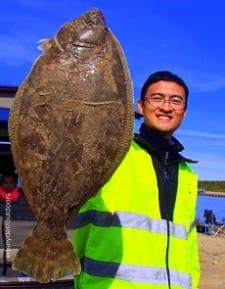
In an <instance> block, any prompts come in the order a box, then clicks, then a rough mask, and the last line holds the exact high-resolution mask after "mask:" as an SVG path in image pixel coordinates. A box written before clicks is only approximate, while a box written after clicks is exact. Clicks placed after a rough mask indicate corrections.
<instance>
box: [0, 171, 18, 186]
mask: <svg viewBox="0 0 225 289" xmlns="http://www.w3.org/2000/svg"><path fill="white" fill-rule="evenodd" d="M8 177H12V178H13V179H14V181H15V184H16V185H17V182H18V175H17V173H16V172H14V171H5V172H2V174H1V178H0V183H2V181H3V180H4V179H5V178H8Z"/></svg>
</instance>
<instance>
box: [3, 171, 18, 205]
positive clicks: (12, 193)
mask: <svg viewBox="0 0 225 289" xmlns="http://www.w3.org/2000/svg"><path fill="white" fill-rule="evenodd" d="M17 181H18V176H17V174H16V173H14V172H7V173H3V174H2V177H1V181H0V200H1V201H3V202H6V201H10V202H17V201H18V200H19V198H20V196H21V189H20V188H19V187H18V186H17Z"/></svg>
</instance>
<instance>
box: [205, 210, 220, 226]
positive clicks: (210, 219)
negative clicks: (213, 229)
mask: <svg viewBox="0 0 225 289" xmlns="http://www.w3.org/2000/svg"><path fill="white" fill-rule="evenodd" d="M204 218H205V223H206V224H211V225H219V223H218V222H217V221H216V216H215V214H214V213H213V210H207V209H205V210H204Z"/></svg>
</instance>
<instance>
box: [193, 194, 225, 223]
mask: <svg viewBox="0 0 225 289" xmlns="http://www.w3.org/2000/svg"><path fill="white" fill-rule="evenodd" d="M205 209H207V210H213V212H214V214H215V216H216V219H217V222H223V223H225V198H221V197H211V196H198V203H197V218H198V220H199V221H203V220H204V210H205ZM222 219H224V220H222Z"/></svg>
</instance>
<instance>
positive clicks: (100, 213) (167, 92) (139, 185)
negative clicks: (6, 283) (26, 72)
mask: <svg viewBox="0 0 225 289" xmlns="http://www.w3.org/2000/svg"><path fill="white" fill-rule="evenodd" d="M187 102H188V87H187V86H186V84H185V82H184V81H183V80H182V79H181V78H180V77H179V76H177V75H175V74H173V73H171V72H169V71H157V72H155V73H153V74H151V75H150V76H149V77H148V79H147V80H146V82H145V83H144V85H143V87H142V90H141V95H140V99H139V101H138V106H139V111H140V113H141V114H142V115H143V116H144V122H143V123H142V125H141V127H140V132H139V134H135V136H134V140H133V142H132V144H131V145H130V148H129V151H128V152H127V154H126V155H125V157H124V159H123V160H122V162H121V163H120V165H119V166H118V168H117V169H116V171H115V172H114V173H113V175H112V176H111V177H110V178H109V180H108V181H107V182H106V183H105V184H104V186H103V187H102V188H101V189H100V190H99V192H98V193H97V194H96V196H94V197H93V198H91V199H90V200H88V201H87V202H86V203H85V204H84V205H83V206H82V207H81V209H80V211H79V215H78V217H77V223H76V229H75V233H74V247H75V251H76V252H77V254H78V256H79V258H80V261H81V267H82V271H81V274H80V275H79V276H76V277H75V288H76V289H87V288H91V289H109V288H110V289H122V288H124V289H125V288H127V289H128V288H133V289H144V288H146V289H147V288H148V289H150V288H151V289H166V288H167V289H197V288H199V287H198V284H199V277H200V266H199V253H198V242H197V233H196V225H195V220H196V202H197V175H196V173H195V172H194V171H193V170H192V168H191V166H190V165H189V164H190V163H193V161H191V160H190V159H188V158H186V157H184V156H183V155H181V154H180V152H181V151H182V150H183V146H182V145H181V143H180V142H179V141H178V140H177V139H176V138H175V137H174V136H173V133H174V132H175V131H176V130H177V128H178V127H179V126H180V124H181V122H182V120H183V118H184V117H185V115H186V112H187Z"/></svg>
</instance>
